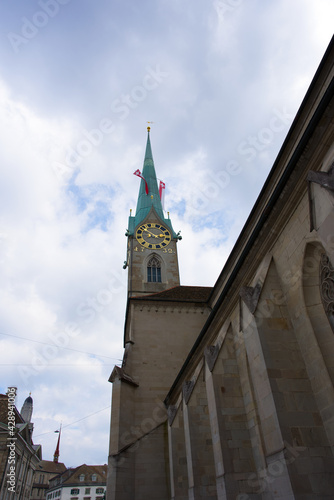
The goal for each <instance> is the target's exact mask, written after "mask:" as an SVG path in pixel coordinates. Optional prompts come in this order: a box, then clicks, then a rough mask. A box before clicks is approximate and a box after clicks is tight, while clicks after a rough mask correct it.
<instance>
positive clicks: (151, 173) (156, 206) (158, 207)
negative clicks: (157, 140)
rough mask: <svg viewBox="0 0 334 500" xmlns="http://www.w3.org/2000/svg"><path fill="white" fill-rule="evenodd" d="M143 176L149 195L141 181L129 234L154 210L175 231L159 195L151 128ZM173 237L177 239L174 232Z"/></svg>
mask: <svg viewBox="0 0 334 500" xmlns="http://www.w3.org/2000/svg"><path fill="white" fill-rule="evenodd" d="M142 176H143V177H144V179H145V181H146V182H147V187H148V194H146V189H145V181H144V180H143V179H141V181H140V187H139V194H138V200H137V208H136V215H135V216H134V217H132V216H130V217H129V233H130V234H133V233H134V230H135V228H136V227H137V226H138V224H140V223H141V222H142V221H143V220H145V219H146V217H147V216H148V214H149V213H150V211H151V210H154V212H155V213H156V215H157V216H158V217H159V218H160V219H161V221H162V222H164V223H165V224H167V225H168V226H169V227H170V229H171V230H172V231H173V228H172V223H171V221H170V219H169V218H167V219H166V218H165V216H164V212H163V208H162V204H161V199H160V195H159V188H158V181H157V176H156V173H155V167H154V161H153V155H152V148H151V140H150V127H147V142H146V150H145V157H144V166H143V171H142ZM173 236H174V237H175V233H174V231H173Z"/></svg>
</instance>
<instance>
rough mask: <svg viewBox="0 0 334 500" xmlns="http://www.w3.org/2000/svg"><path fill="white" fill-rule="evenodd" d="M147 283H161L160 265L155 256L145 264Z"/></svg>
mask: <svg viewBox="0 0 334 500" xmlns="http://www.w3.org/2000/svg"><path fill="white" fill-rule="evenodd" d="M147 281H148V282H149V283H161V264H160V260H159V259H158V258H157V257H156V256H155V255H153V257H151V258H150V260H149V261H148V263H147Z"/></svg>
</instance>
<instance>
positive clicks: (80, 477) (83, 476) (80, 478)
mask: <svg viewBox="0 0 334 500" xmlns="http://www.w3.org/2000/svg"><path fill="white" fill-rule="evenodd" d="M84 480H85V474H80V476H79V481H80V483H83V482H84Z"/></svg>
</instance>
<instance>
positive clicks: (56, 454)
mask: <svg viewBox="0 0 334 500" xmlns="http://www.w3.org/2000/svg"><path fill="white" fill-rule="evenodd" d="M56 432H57V431H56ZM60 434H61V426H60V430H59V434H58V440H57V446H56V449H55V452H54V455H53V461H54V463H56V464H57V463H58V459H59V454H60V453H59V445H60Z"/></svg>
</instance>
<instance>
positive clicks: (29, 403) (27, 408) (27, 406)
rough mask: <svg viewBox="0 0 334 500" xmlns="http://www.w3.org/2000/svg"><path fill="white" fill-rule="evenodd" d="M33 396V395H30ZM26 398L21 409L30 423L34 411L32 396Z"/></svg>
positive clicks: (25, 419)
mask: <svg viewBox="0 0 334 500" xmlns="http://www.w3.org/2000/svg"><path fill="white" fill-rule="evenodd" d="M30 394H31V393H30ZM30 394H29V396H28V397H27V398H26V400H25V401H24V403H23V406H22V409H21V415H22V418H23V420H24V421H25V422H28V423H30V422H31V417H32V411H33V400H32V397H31V395H30Z"/></svg>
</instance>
